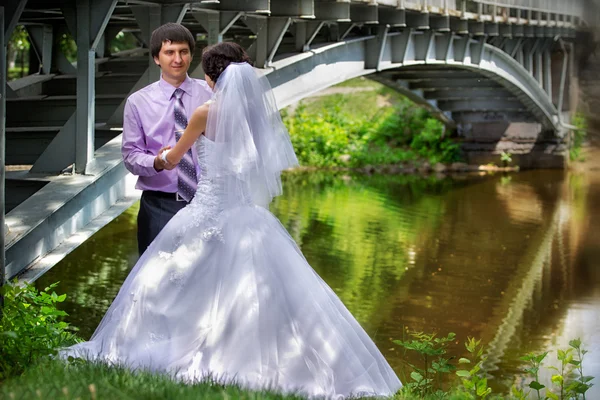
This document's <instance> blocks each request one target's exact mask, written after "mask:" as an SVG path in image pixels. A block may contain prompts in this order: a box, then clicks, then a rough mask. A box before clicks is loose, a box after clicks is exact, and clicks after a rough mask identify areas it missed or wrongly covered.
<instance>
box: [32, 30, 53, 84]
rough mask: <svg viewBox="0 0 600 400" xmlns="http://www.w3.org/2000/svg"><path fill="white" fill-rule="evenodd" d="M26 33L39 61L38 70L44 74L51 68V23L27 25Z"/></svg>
mask: <svg viewBox="0 0 600 400" xmlns="http://www.w3.org/2000/svg"><path fill="white" fill-rule="evenodd" d="M27 33H28V34H29V37H30V38H31V44H32V47H33V48H34V49H35V53H36V55H37V57H38V58H39V60H40V62H41V69H40V72H41V73H42V74H45V75H47V74H49V73H50V70H51V68H52V46H53V44H54V38H53V36H54V35H53V30H52V25H48V24H43V25H28V26H27Z"/></svg>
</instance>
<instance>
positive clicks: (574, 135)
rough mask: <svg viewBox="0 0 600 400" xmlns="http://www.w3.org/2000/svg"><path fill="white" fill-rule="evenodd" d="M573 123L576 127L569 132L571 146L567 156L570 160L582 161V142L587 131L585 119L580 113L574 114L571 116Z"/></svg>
mask: <svg viewBox="0 0 600 400" xmlns="http://www.w3.org/2000/svg"><path fill="white" fill-rule="evenodd" d="M573 125H575V126H576V127H577V129H574V130H573V131H572V132H571V147H570V148H569V157H570V159H571V161H583V160H584V159H583V155H582V154H581V150H582V146H583V142H584V141H585V137H586V133H587V128H588V125H587V120H586V118H585V116H584V115H583V114H581V113H577V114H575V117H574V118H573Z"/></svg>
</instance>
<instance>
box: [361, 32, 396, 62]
mask: <svg viewBox="0 0 600 400" xmlns="http://www.w3.org/2000/svg"><path fill="white" fill-rule="evenodd" d="M389 29H390V28H389V27H388V26H387V25H386V26H379V27H378V32H377V36H376V37H375V38H373V39H371V40H369V41H368V42H367V51H366V54H365V68H366V69H375V70H376V71H379V70H380V65H381V60H382V58H383V51H384V49H385V46H386V42H387V34H388V31H389Z"/></svg>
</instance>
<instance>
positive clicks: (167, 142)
mask: <svg viewBox="0 0 600 400" xmlns="http://www.w3.org/2000/svg"><path fill="white" fill-rule="evenodd" d="M180 88H181V89H183V92H184V94H183V96H182V100H183V105H184V107H185V112H186V114H187V117H188V120H189V119H190V117H191V116H192V113H193V112H194V110H195V109H196V108H197V107H199V106H201V105H202V104H204V103H205V102H206V101H208V100H210V98H211V97H212V94H213V92H212V90H211V89H210V87H209V86H208V84H207V83H206V82H205V81H203V80H200V79H192V78H190V77H189V76H188V77H187V78H186V79H185V81H183V83H182V84H181V86H180ZM175 89H176V88H175V87H174V86H172V85H171V84H169V83H167V82H166V81H165V80H163V78H162V76H161V78H160V80H159V81H158V82H154V83H152V84H150V85H148V86H146V87H145V88H143V89H140V90H138V91H137V92H135V93H133V94H132V95H131V96H129V98H128V99H127V103H126V104H125V110H124V114H123V144H122V147H121V151H122V153H123V160H124V161H125V167H126V168H127V169H128V170H129V171H130V172H131V173H132V174H134V175H137V176H138V180H137V183H136V185H135V187H136V189H140V190H158V191H161V192H168V193H175V192H177V168H175V169H173V170H171V171H167V170H162V171H158V172H157V171H156V170H155V169H154V157H156V155H157V154H158V151H159V150H160V149H161V148H163V147H165V146H171V147H173V146H175V143H176V141H175V115H174V107H175V101H176V100H175V96H173V92H175ZM192 155H193V157H194V162H195V163H196V168H197V169H198V160H197V159H196V158H197V155H196V152H195V151H193V152H192ZM200 172H201V171H199V170H198V176H200V175H199V174H200Z"/></svg>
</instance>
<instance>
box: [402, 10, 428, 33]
mask: <svg viewBox="0 0 600 400" xmlns="http://www.w3.org/2000/svg"><path fill="white" fill-rule="evenodd" d="M406 26H407V27H409V28H414V29H420V30H425V29H429V13H428V12H418V13H414V12H407V13H406Z"/></svg>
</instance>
